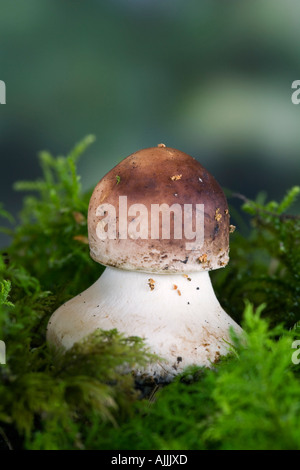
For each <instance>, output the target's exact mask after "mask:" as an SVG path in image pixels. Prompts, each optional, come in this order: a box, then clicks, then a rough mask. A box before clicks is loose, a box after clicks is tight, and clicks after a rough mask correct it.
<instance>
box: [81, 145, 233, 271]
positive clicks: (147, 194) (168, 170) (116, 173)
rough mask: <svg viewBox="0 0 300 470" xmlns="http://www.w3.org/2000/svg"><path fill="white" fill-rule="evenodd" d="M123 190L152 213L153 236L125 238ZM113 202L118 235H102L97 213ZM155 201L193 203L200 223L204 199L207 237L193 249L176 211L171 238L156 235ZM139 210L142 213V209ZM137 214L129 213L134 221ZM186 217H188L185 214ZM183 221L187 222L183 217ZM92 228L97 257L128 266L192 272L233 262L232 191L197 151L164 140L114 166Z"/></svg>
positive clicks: (99, 192) (100, 188)
mask: <svg viewBox="0 0 300 470" xmlns="http://www.w3.org/2000/svg"><path fill="white" fill-rule="evenodd" d="M119 196H127V206H128V207H130V206H131V205H132V204H137V203H138V204H143V205H144V206H145V207H146V208H147V210H148V213H149V233H148V238H146V239H141V238H136V239H132V238H130V237H129V236H128V237H127V239H120V238H119V236H118V235H119V231H118V230H119V219H118V214H119ZM102 204H111V205H112V206H113V207H114V208H115V210H116V216H117V220H116V239H109V238H107V239H99V237H98V236H97V233H96V229H97V224H98V223H99V221H101V219H103V218H104V217H103V216H102V217H101V216H99V215H96V210H97V208H98V206H99V205H102ZM151 204H168V205H169V206H172V205H173V204H180V206H181V207H182V210H184V204H192V207H193V212H192V214H193V221H194V222H193V223H194V225H193V229H195V217H196V204H204V243H203V245H202V247H201V249H195V250H190V249H189V250H188V249H187V248H186V244H187V243H190V242H191V241H192V240H188V239H186V238H185V236H184V227H182V235H183V236H182V239H175V238H174V229H173V228H174V227H173V224H174V220H173V221H172V216H171V230H170V235H171V236H170V239H162V237H161V220H162V218H161V217H160V222H159V224H160V235H159V239H153V238H151V232H150V226H151V220H150V213H151ZM137 215H138V214H137ZM132 218H133V217H131V218H130V217H129V218H128V223H130V220H131V219H132ZM182 220H183V217H182ZM182 223H183V222H182ZM88 231H89V244H90V255H91V257H92V258H93V259H94V260H95V261H97V262H98V263H101V264H103V265H106V266H114V267H117V268H120V269H125V270H134V271H144V272H158V273H162V274H163V273H165V274H169V273H180V272H182V273H189V272H195V271H207V270H212V269H218V268H220V267H223V266H225V265H226V264H227V263H228V260H229V257H228V252H229V213H228V205H227V201H226V197H225V195H224V193H223V191H222V189H221V187H220V185H219V184H218V183H217V181H216V180H215V179H214V177H213V176H212V175H211V174H210V173H208V171H207V170H206V169H205V168H204V167H203V166H202V165H200V163H199V162H198V161H197V160H195V159H194V158H192V157H191V156H189V155H187V154H185V153H183V152H181V151H179V150H176V149H173V148H169V147H165V146H164V145H163V144H160V145H159V146H157V147H152V148H147V149H143V150H139V151H138V152H135V153H133V154H132V155H130V156H129V157H127V158H125V159H124V160H123V161H121V163H119V164H118V165H117V166H115V167H114V168H113V169H112V170H111V171H109V172H108V173H107V174H106V175H105V176H104V177H103V178H102V179H101V181H100V182H99V183H98V184H97V186H96V187H95V189H94V192H93V194H92V197H91V200H90V204H89V213H88Z"/></svg>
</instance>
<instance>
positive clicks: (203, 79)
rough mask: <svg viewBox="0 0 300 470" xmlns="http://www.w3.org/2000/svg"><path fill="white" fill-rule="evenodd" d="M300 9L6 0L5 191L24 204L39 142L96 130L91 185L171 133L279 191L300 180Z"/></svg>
mask: <svg viewBox="0 0 300 470" xmlns="http://www.w3.org/2000/svg"><path fill="white" fill-rule="evenodd" d="M299 18H300V2H298V1H297V0H278V1H274V0H251V1H230V0H227V1H226V2H224V0H88V1H84V0H63V1H62V0H43V1H41V0H26V2H25V1H18V2H11V1H10V0H0V79H1V80H4V81H5V83H6V87H7V104H6V105H1V106H0V159H1V161H0V201H1V202H3V203H4V207H5V208H6V209H7V210H9V211H11V212H12V213H13V214H17V213H18V211H19V210H20V208H21V205H22V197H23V195H22V194H20V193H17V192H15V191H14V190H13V189H12V185H13V183H14V182H15V181H17V180H27V179H35V178H38V177H39V175H40V168H39V164H38V159H37V153H38V151H40V150H44V149H47V150H50V151H51V152H52V153H53V154H55V155H58V154H66V153H67V152H68V150H69V149H70V148H71V147H72V146H73V145H74V144H75V143H76V142H77V141H78V140H80V139H81V138H82V137H83V136H85V135H87V134H91V133H92V134H94V135H95V136H96V137H97V140H96V142H95V143H94V144H93V145H92V147H90V148H89V150H88V151H87V153H86V154H85V156H84V157H83V158H82V160H81V161H80V164H79V171H80V174H81V176H82V184H83V188H84V189H88V188H90V187H92V186H94V185H95V184H96V183H97V182H98V180H99V179H100V178H101V177H102V176H103V175H104V174H105V173H106V172H107V171H108V170H109V169H111V168H112V167H113V166H114V165H116V164H117V163H118V162H119V161H120V160H121V159H122V158H124V157H125V156H127V155H129V154H130V153H132V152H134V151H136V150H138V149H140V148H144V147H148V146H155V145H157V144H158V143H160V142H164V143H165V144H167V145H168V146H170V147H175V148H178V149H180V150H183V151H185V152H186V153H189V154H191V155H192V156H194V157H196V158H197V159H198V160H199V161H200V162H201V163H202V164H203V165H204V166H205V167H206V168H207V169H208V170H209V171H210V172H211V173H212V174H213V175H214V176H215V177H216V178H217V180H218V181H219V183H220V184H221V185H222V186H223V187H224V188H230V189H232V190H235V191H239V192H241V193H243V194H245V195H246V196H248V197H255V195H256V194H257V193H258V192H260V191H262V190H264V191H266V192H267V195H268V197H269V198H275V199H280V198H281V197H282V196H283V195H284V194H285V191H286V190H287V189H288V188H289V187H291V186H292V185H295V184H299V183H300V105H299V106H295V105H293V104H292V102H291V94H292V90H291V84H292V82H293V81H294V80H296V79H300V41H299V37H300V33H299V31H300V28H299V26H300V19H299ZM8 242H9V240H8V239H7V238H6V236H4V235H2V236H1V238H0V244H2V246H3V245H5V244H7V243H8Z"/></svg>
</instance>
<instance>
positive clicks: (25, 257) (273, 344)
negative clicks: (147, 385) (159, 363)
mask: <svg viewBox="0 0 300 470" xmlns="http://www.w3.org/2000/svg"><path fill="white" fill-rule="evenodd" d="M92 141H93V138H92V137H87V138H86V139H84V140H83V141H82V142H80V143H79V144H78V145H77V146H76V147H75V149H74V150H72V151H71V152H70V154H69V155H68V156H66V157H62V156H60V157H57V158H54V157H53V156H52V155H50V154H49V153H48V152H42V153H41V154H40V161H41V165H42V171H43V175H42V178H41V179H40V180H39V181H35V182H23V183H17V184H16V185H15V188H16V189H17V190H22V191H24V190H26V191H29V194H30V195H28V196H26V197H25V199H24V206H23V210H22V213H21V214H20V220H19V222H18V223H17V224H15V226H14V227H13V229H7V228H6V229H3V230H5V231H6V232H8V233H9V234H10V235H11V237H12V242H11V245H10V246H9V247H8V248H7V249H5V250H3V252H2V253H1V256H0V339H1V340H3V341H5V343H6V364H5V365H4V364H2V365H0V448H1V449H7V448H14V449H156V450H161V449H170V450H175V449H180V450H181V449H300V431H299V426H298V422H299V419H300V405H299V403H300V402H299V398H298V397H299V396H300V380H299V371H300V365H299V366H298V365H297V364H294V363H293V362H292V354H293V353H294V352H295V350H294V349H293V348H292V345H293V341H294V340H295V339H297V338H298V337H299V329H298V328H297V327H295V328H292V327H293V326H294V325H295V324H296V323H297V322H298V321H299V319H300V318H299V317H300V308H299V301H300V299H299V295H300V283H299V273H300V247H299V243H300V237H299V233H300V220H299V216H298V215H297V214H296V215H290V214H287V213H286V212H287V210H288V209H289V207H290V206H291V204H292V203H293V202H294V201H295V199H296V197H297V195H298V194H299V192H300V189H299V188H298V187H296V188H292V189H291V190H290V191H289V192H288V193H287V196H286V197H285V198H284V199H283V201H282V202H280V203H276V202H269V203H262V201H261V200H260V199H258V200H257V201H249V200H248V199H246V198H245V197H244V196H240V195H238V197H240V198H242V199H243V206H242V210H241V211H240V210H238V213H237V214H236V216H235V220H234V223H235V225H237V227H238V228H237V230H236V231H235V233H234V234H232V235H231V262H230V264H229V265H228V267H227V268H226V269H224V270H218V271H217V272H214V273H213V282H214V287H215V289H216V291H217V294H218V298H219V299H220V300H221V303H222V305H223V306H224V307H225V309H226V310H227V311H228V313H229V314H230V315H231V316H232V317H233V318H235V319H236V320H237V321H239V322H243V326H244V329H245V331H246V339H245V341H244V342H243V343H241V342H239V341H238V340H237V338H234V337H233V338H232V354H231V355H230V356H228V357H227V358H225V359H224V358H223V359H222V360H221V361H220V362H219V363H218V364H216V365H215V366H214V368H213V369H210V370H208V369H189V370H187V371H186V372H185V373H184V374H182V375H181V376H180V377H178V378H177V379H176V380H175V381H174V382H173V383H171V384H169V385H167V386H164V387H162V386H160V387H158V386H156V385H155V384H154V385H153V387H152V393H150V394H149V395H148V396H147V397H145V396H142V394H141V393H140V392H139V391H138V387H137V386H136V385H137V384H136V383H135V381H134V377H133V376H132V374H131V373H129V372H126V370H130V369H131V367H135V366H136V365H137V364H141V365H142V364H144V363H145V361H149V360H151V356H150V355H149V353H148V352H147V350H146V349H145V347H144V344H143V342H142V341H141V340H140V339H139V338H124V337H123V336H122V335H120V334H119V333H118V332H117V331H114V330H113V331H108V332H103V331H96V332H95V333H94V334H93V335H91V336H90V337H89V338H86V339H85V340H84V341H82V342H81V343H78V344H76V345H74V347H73V348H72V349H71V350H70V351H68V352H67V353H66V354H63V353H62V352H57V351H56V352H54V351H51V350H50V349H49V348H48V346H47V345H46V342H45V331H46V325H47V322H48V319H49V317H50V315H51V314H52V312H53V311H54V310H55V309H56V308H57V307H58V306H59V305H61V304H62V303H63V302H65V301H66V300H68V299H69V298H71V297H73V296H74V295H76V294H78V293H79V292H81V291H82V290H83V289H84V288H86V287H88V286H89V285H91V284H92V282H94V281H95V280H96V279H97V278H98V277H99V275H100V274H101V269H102V268H101V266H99V265H97V263H94V262H93V261H92V260H91V259H90V257H89V253H88V247H87V245H86V241H87V239H86V236H87V226H86V222H87V221H86V214H87V208H88V201H89V198H90V194H91V192H87V193H86V194H82V192H81V187H80V180H79V177H78V176H77V172H76V161H77V159H78V157H79V156H80V154H81V153H82V152H83V151H84V150H85V149H86V148H87V146H88V145H89V144H90V143H92ZM231 196H232V197H233V196H234V195H233V194H231ZM229 197H230V194H229ZM231 213H232V214H234V209H233V208H231ZM247 213H248V214H249V220H247V221H246V222H243V223H246V224H247V229H246V230H245V233H246V235H242V234H241V231H240V230H239V226H240V225H241V223H240V222H239V220H240V219H239V218H240V217H241V216H242V215H243V214H247ZM0 216H1V217H5V218H6V219H9V221H10V223H11V224H12V225H14V222H13V220H12V217H11V216H10V215H9V214H8V213H7V212H6V211H5V210H4V209H3V208H2V207H1V208H0ZM250 302H251V304H250ZM261 304H263V306H261ZM252 305H253V306H254V307H253V306H252Z"/></svg>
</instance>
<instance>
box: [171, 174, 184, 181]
mask: <svg viewBox="0 0 300 470" xmlns="http://www.w3.org/2000/svg"><path fill="white" fill-rule="evenodd" d="M181 178H182V175H173V176H170V179H171V180H172V181H178V180H181Z"/></svg>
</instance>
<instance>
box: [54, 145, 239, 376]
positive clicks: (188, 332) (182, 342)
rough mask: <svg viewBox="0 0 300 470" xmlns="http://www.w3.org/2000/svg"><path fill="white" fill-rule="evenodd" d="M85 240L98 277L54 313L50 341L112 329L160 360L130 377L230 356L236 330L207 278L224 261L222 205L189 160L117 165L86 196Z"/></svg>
mask: <svg viewBox="0 0 300 470" xmlns="http://www.w3.org/2000/svg"><path fill="white" fill-rule="evenodd" d="M88 232H89V245H90V254H91V257H92V258H93V259H94V260H95V261H97V262H98V263H101V264H103V265H105V266H106V269H105V271H104V273H103V274H102V275H101V276H100V278H99V279H98V280H97V281H96V282H95V283H94V284H93V285H92V286H91V287H90V288H88V289H87V290H85V291H84V292H82V293H81V294H79V295H78V296H76V297H75V298H73V299H72V300H70V301H68V302H67V303H65V304H64V305H62V306H61V307H60V308H59V309H58V310H56V312H54V314H53V315H52V317H51V319H50V321H49V324H48V331H47V339H48V341H49V342H50V343H52V344H54V345H56V346H59V347H61V346H63V347H64V348H66V349H68V348H70V347H71V346H72V345H73V344H74V343H75V342H77V341H79V340H80V339H82V338H83V337H85V336H87V335H88V334H90V333H91V332H93V331H94V330H96V329H98V328H101V329H102V330H109V329H112V328H116V329H117V330H118V331H119V332H121V333H123V334H125V335H126V336H140V337H142V338H144V339H145V342H146V344H147V345H148V346H149V347H150V350H151V351H152V352H153V353H155V354H156V355H158V356H159V357H160V358H161V360H158V361H157V362H154V363H151V364H150V365H149V366H147V369H145V370H141V371H136V373H137V374H140V373H143V374H145V373H146V374H147V375H150V376H153V377H156V378H157V379H163V380H170V379H171V378H172V377H173V376H174V375H176V374H177V373H178V372H180V371H182V370H183V369H184V368H185V367H187V366H188V365H192V364H195V365H198V366H207V367H210V366H211V364H212V363H213V362H215V361H216V360H217V359H218V358H219V356H221V355H225V354H227V353H228V342H230V327H232V328H233V329H234V330H235V331H236V333H237V334H239V333H240V332H241V331H242V330H241V328H240V327H239V325H237V323H236V322H235V321H234V320H233V319H232V318H231V317H230V316H229V315H228V314H227V313H226V312H225V311H224V310H223V309H222V307H221V306H220V304H219V302H218V300H217V298H216V296H215V293H214V290H213V287H212V284H211V281H210V277H209V271H210V270H213V269H219V268H221V267H224V266H225V265H226V264H227V263H228V260H229V257H228V253H229V212H228V205H227V201H226V198H225V195H224V193H223V191H222V189H221V187H220V186H219V184H218V183H217V181H216V180H215V179H214V178H213V176H212V175H211V174H210V173H208V172H207V171H206V170H205V168H204V167H203V166H202V165H201V164H200V163H199V162H198V161H197V160H195V159H194V158H192V157H191V156H189V155H187V154H185V153H183V152H181V151H179V150H175V149H173V148H168V147H166V146H164V145H163V144H160V145H159V146H158V147H153V148H148V149H143V150H140V151H138V152H136V153H134V154H132V155H130V156H129V157H127V158H125V159H124V160H123V161H122V162H121V163H119V164H118V165H117V166H116V167H115V168H113V169H112V170H111V171H110V172H109V173H108V174H107V175H105V176H104V177H103V178H102V179H101V181H100V182H99V183H98V184H97V186H96V188H95V189H94V192H93V194H92V197H91V200H90V204H89V212H88Z"/></svg>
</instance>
